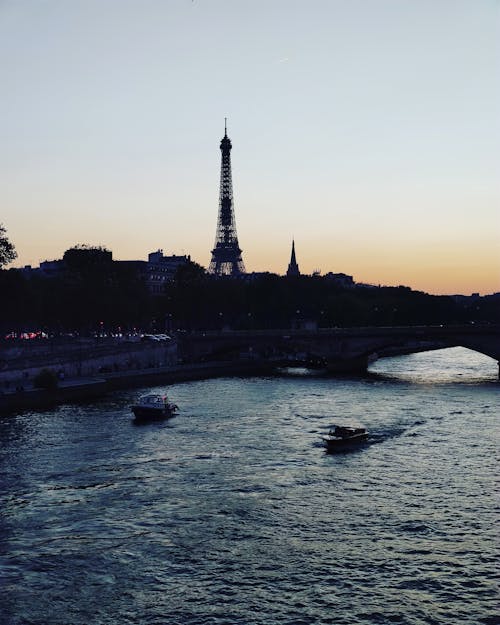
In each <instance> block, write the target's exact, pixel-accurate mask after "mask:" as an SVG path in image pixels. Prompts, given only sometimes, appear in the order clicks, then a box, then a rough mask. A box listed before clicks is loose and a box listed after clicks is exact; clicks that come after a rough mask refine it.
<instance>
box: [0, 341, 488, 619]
mask: <svg viewBox="0 0 500 625" xmlns="http://www.w3.org/2000/svg"><path fill="white" fill-rule="evenodd" d="M295 373H296V375H289V376H283V377H274V378H273V377H269V378H250V379H242V378H221V379H213V380H205V381H197V382H189V383H183V384H176V385H173V386H172V387H170V388H169V389H168V391H169V395H170V396H171V398H172V400H173V401H175V402H176V403H178V404H179V406H180V408H181V410H180V414H179V415H178V416H177V417H176V418H174V419H172V420H170V421H167V422H161V423H151V424H147V425H142V426H137V425H134V423H133V421H132V419H131V413H130V404H131V402H132V401H133V400H134V399H136V398H137V397H138V396H139V395H140V394H141V391H138V390H133V391H127V392H123V393H119V394H118V393H117V394H113V395H110V396H108V397H107V398H105V399H102V400H100V401H98V402H93V403H85V404H78V405H65V406H59V407H57V408H54V409H51V410H44V411H31V412H23V413H19V414H16V415H12V416H10V417H8V418H7V417H5V418H1V419H0V484H1V493H0V541H1V542H0V586H1V594H0V622H1V624H2V625H56V624H57V625H83V624H85V625H89V624H92V625H124V624H128V623H134V624H140V625H142V624H145V625H150V624H151V625H153V624H155V625H156V624H157V625H264V624H265V625H285V624H286V625H313V624H314V625H322V624H328V623H334V624H335V625H344V624H345V625H362V624H386V623H397V624H403V625H405V624H407V625H432V624H439V625H457V623H460V624H461V625H464V624H471V625H479V624H486V625H493V624H498V623H499V622H500V620H499V618H498V616H497V614H498V612H497V609H498V603H499V590H498V581H499V573H498V569H497V564H498V561H499V559H498V556H499V535H498V529H497V528H498V521H499V501H498V480H497V477H496V476H497V473H498V450H499V418H500V410H499V408H500V384H499V383H498V380H497V376H498V368H497V363H496V362H495V361H493V360H492V359H490V358H487V357H485V356H481V355H479V354H476V353H474V352H471V351H468V350H465V349H462V348H454V349H449V350H441V351H437V352H433V353H426V354H414V355H409V356H402V357H398V358H388V359H384V360H380V361H378V362H376V363H374V364H373V365H372V367H371V370H370V374H369V375H368V376H366V377H342V378H322V377H316V376H311V375H308V374H307V372H301V371H298V372H295ZM151 390H153V391H158V392H163V391H164V390H165V389H164V388H163V387H157V388H155V389H151ZM143 392H144V391H143ZM333 424H355V425H362V426H364V427H366V428H367V429H368V430H369V431H370V433H371V439H370V442H369V444H368V445H366V447H364V448H363V449H360V450H357V451H353V452H350V453H344V454H338V455H329V454H326V453H325V451H324V449H323V448H322V446H321V438H320V437H321V435H322V434H324V433H326V431H327V430H328V429H329V427H330V426H331V425H333Z"/></svg>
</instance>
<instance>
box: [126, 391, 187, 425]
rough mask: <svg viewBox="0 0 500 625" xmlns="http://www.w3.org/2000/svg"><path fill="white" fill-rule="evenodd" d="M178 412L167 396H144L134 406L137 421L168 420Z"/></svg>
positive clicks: (133, 410)
mask: <svg viewBox="0 0 500 625" xmlns="http://www.w3.org/2000/svg"><path fill="white" fill-rule="evenodd" d="M177 411H178V407H177V405H176V404H174V403H172V402H171V401H169V400H168V397H167V396H166V395H144V396H143V397H141V398H140V399H139V401H138V402H137V403H136V404H133V405H132V412H133V413H134V416H135V420H136V421H150V420H154V419H168V418H169V417H173V416H174V415H175V414H176V412H177Z"/></svg>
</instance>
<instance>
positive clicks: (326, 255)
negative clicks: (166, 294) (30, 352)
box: [0, 0, 500, 295]
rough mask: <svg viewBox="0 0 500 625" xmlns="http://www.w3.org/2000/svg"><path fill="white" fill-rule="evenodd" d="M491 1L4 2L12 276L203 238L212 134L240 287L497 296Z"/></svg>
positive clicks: (0, 159) (3, 165)
mask: <svg viewBox="0 0 500 625" xmlns="http://www.w3.org/2000/svg"><path fill="white" fill-rule="evenodd" d="M499 42H500V2H499V0H71V1H68V0H0V85H1V90H2V95H1V98H0V223H2V224H3V225H4V226H5V228H6V229H7V236H8V238H9V240H10V241H11V242H12V243H13V244H14V245H15V248H16V250H17V252H18V258H17V259H16V261H14V263H12V264H11V266H23V265H26V264H31V265H33V266H37V265H38V263H39V262H40V261H43V260H51V259H56V258H61V257H62V255H63V253H64V251H65V250H66V249H68V248H70V247H72V246H74V245H76V244H87V245H102V246H105V247H106V248H108V249H110V250H111V251H112V252H113V257H114V258H115V259H120V260H122V259H123V260H125V259H144V260H145V259H147V255H148V253H149V252H152V251H155V250H157V249H163V251H164V254H190V255H191V258H192V259H193V260H194V261H196V262H198V263H200V264H201V265H203V266H204V267H208V264H209V262H210V257H211V249H212V248H213V245H214V241H215V233H216V225H217V211H218V196H219V176H220V157H221V154H220V150H219V143H220V140H221V138H222V136H223V135H224V118H225V117H227V120H228V121H227V124H228V135H229V137H230V138H231V141H232V144H233V150H232V153H231V158H232V173H233V189H234V208H235V215H236V227H237V232H238V238H239V243H240V247H241V248H242V250H243V260H244V263H245V266H246V269H247V271H272V272H275V273H280V274H283V273H284V272H285V271H286V269H287V265H288V262H289V260H290V252H291V242H292V239H294V240H295V247H296V254H297V261H298V264H299V267H300V270H301V272H302V273H306V274H307V273H312V272H313V271H315V270H320V271H321V272H322V273H323V274H324V273H327V272H329V271H331V272H334V273H339V272H343V273H347V274H349V275H352V276H353V277H354V279H355V280H356V281H357V282H364V283H370V284H384V285H390V286H391V285H392V286H398V285H406V286H410V287H411V288H413V289H417V290H422V291H426V292H429V293H436V294H453V293H462V294H466V295H467V294H471V293H474V292H479V293H481V294H488V293H493V292H498V291H500V254H499V251H500V183H499V169H500V168H499V165H500V147H499V146H500V141H499V139H500V122H499V111H500V82H499V79H500V72H499V69H500V53H499V52H500V43H499Z"/></svg>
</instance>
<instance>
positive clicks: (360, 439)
mask: <svg viewBox="0 0 500 625" xmlns="http://www.w3.org/2000/svg"><path fill="white" fill-rule="evenodd" d="M322 439H323V442H324V443H325V447H326V449H327V451H333V452H335V451H347V450H349V449H354V448H356V447H359V446H360V445H362V444H363V443H365V442H366V441H367V439H368V432H367V431H366V430H365V428H355V427H349V426H343V425H336V426H335V427H334V428H333V429H332V430H330V431H329V432H328V434H327V435H326V436H322Z"/></svg>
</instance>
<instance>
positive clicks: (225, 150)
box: [208, 119, 245, 276]
mask: <svg viewBox="0 0 500 625" xmlns="http://www.w3.org/2000/svg"><path fill="white" fill-rule="evenodd" d="M232 147H233V146H232V145H231V141H230V140H229V137H228V136H227V120H226V119H225V120H224V137H223V139H222V141H221V142H220V150H221V152H222V161H221V169H220V191H219V218H218V220H217V232H216V234H215V246H214V249H213V250H212V260H211V262H210V266H209V268H208V271H209V273H213V274H215V275H218V276H239V275H240V274H242V273H245V265H244V264H243V260H242V258H241V250H240V246H239V245H238V235H237V234H236V221H235V219H234V203H233V182H232V176H231V148H232Z"/></svg>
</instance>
